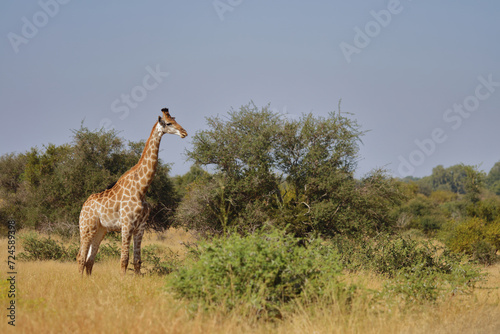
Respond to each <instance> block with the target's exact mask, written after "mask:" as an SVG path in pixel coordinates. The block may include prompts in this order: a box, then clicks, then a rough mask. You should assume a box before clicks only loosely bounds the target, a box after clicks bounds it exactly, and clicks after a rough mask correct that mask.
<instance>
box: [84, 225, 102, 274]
mask: <svg viewBox="0 0 500 334" xmlns="http://www.w3.org/2000/svg"><path fill="white" fill-rule="evenodd" d="M106 233H107V231H106V229H105V228H103V227H100V228H99V229H98V230H97V232H96V233H95V234H94V237H93V239H92V241H91V242H90V247H89V251H88V253H87V254H88V255H87V258H86V259H85V270H86V272H87V275H90V274H92V267H93V266H94V262H95V257H96V255H97V251H98V250H99V245H100V244H101V241H102V239H104V237H105V236H106Z"/></svg>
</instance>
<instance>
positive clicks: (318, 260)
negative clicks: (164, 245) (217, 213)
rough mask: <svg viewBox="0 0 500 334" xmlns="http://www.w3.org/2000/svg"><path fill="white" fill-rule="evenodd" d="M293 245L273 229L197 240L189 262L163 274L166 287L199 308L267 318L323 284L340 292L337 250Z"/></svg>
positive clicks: (292, 240) (316, 243) (319, 242)
mask: <svg viewBox="0 0 500 334" xmlns="http://www.w3.org/2000/svg"><path fill="white" fill-rule="evenodd" d="M299 243H300V240H299V239H297V238H294V237H292V236H290V235H287V234H285V233H284V232H283V231H278V230H276V229H273V230H272V231H271V232H268V233H265V232H263V231H259V232H256V233H254V234H252V235H248V236H246V237H241V236H240V235H238V234H232V235H231V236H229V237H227V238H225V239H218V238H216V239H214V240H212V242H202V243H200V244H199V246H198V248H197V249H196V252H195V255H194V256H193V257H192V259H191V260H190V262H189V263H188V264H186V265H185V266H184V267H181V268H180V269H179V270H178V271H176V272H174V273H173V274H172V275H170V276H169V279H168V285H169V286H170V287H171V288H172V289H173V290H174V291H175V292H176V293H177V294H178V296H180V297H185V298H188V299H191V300H193V301H194V302H195V303H196V304H197V305H199V306H202V307H204V308H217V309H224V310H226V311H230V310H232V309H234V308H239V309H242V308H243V309H247V310H248V311H249V312H255V313H258V314H261V313H265V314H267V315H270V316H275V315H279V313H280V309H281V308H282V307H284V306H285V305H286V304H287V303H289V302H291V301H293V300H294V299H297V298H301V297H305V296H306V295H308V296H312V295H316V296H319V295H321V294H322V293H324V292H325V291H326V287H327V286H328V287H332V286H336V287H337V290H336V291H338V292H339V293H341V291H343V287H342V284H341V283H340V281H339V276H340V274H341V267H340V264H339V256H338V255H337V252H336V251H335V250H334V249H333V248H332V247H330V246H329V245H328V244H326V243H324V242H323V241H322V240H320V239H315V240H310V241H309V242H307V244H306V246H300V245H299Z"/></svg>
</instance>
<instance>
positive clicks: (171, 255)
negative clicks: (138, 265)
mask: <svg viewBox="0 0 500 334" xmlns="http://www.w3.org/2000/svg"><path fill="white" fill-rule="evenodd" d="M159 253H161V250H160V247H159V246H158V245H155V244H153V245H148V246H146V247H143V248H142V255H141V258H142V262H143V263H144V266H143V267H144V268H145V269H146V272H147V273H148V274H153V275H160V276H163V275H168V274H170V273H172V272H173V271H175V270H177V269H178V268H179V267H180V265H181V260H180V259H179V254H177V253H175V252H173V251H172V250H171V249H168V251H167V254H165V255H164V256H160V255H158V254H159Z"/></svg>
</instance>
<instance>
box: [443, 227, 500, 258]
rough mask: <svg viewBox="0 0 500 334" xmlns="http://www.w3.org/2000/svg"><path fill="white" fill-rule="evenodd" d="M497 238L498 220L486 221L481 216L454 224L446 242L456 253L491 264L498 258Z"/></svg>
mask: <svg viewBox="0 0 500 334" xmlns="http://www.w3.org/2000/svg"><path fill="white" fill-rule="evenodd" d="M499 240H500V220H497V221H495V222H491V223H488V222H486V221H485V220H483V219H481V218H469V219H467V220H465V221H463V222H460V223H456V224H455V226H454V227H453V228H452V231H451V233H450V235H449V237H448V239H447V240H446V243H447V245H448V247H450V249H451V250H453V251H455V252H457V253H464V254H467V255H469V256H471V257H472V259H474V260H476V261H478V262H480V263H483V264H491V263H493V262H495V261H496V260H497V259H498V257H497V255H496V251H497V250H498V249H499V247H500V243H499Z"/></svg>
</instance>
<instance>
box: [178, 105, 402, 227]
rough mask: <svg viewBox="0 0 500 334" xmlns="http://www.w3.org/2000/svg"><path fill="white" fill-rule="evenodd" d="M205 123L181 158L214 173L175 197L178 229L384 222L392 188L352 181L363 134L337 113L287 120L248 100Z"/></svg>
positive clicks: (381, 181)
mask: <svg viewBox="0 0 500 334" xmlns="http://www.w3.org/2000/svg"><path fill="white" fill-rule="evenodd" d="M207 123H208V126H209V128H208V129H207V130H203V131H199V132H198V133H196V134H195V136H194V139H193V149H192V150H191V151H189V152H188V156H189V158H190V159H191V160H193V161H194V162H195V163H196V164H198V165H201V166H210V168H213V169H214V170H215V173H214V174H213V175H211V176H210V177H206V178H205V179H204V180H202V181H201V180H200V181H199V182H195V183H194V184H193V185H192V186H191V189H190V190H189V191H188V192H187V194H186V196H185V198H184V200H183V201H182V203H181V205H180V207H179V209H178V212H177V221H178V222H179V223H181V224H184V225H185V226H186V227H188V228H196V229H199V228H200V227H202V226H204V228H202V229H203V230H205V231H210V232H212V233H213V232H216V233H217V232H218V233H225V232H226V231H227V229H228V228H231V227H234V228H237V229H238V230H239V231H242V232H244V231H251V230H254V229H255V228H256V227H258V226H259V225H261V224H263V223H264V222H266V221H268V222H272V223H273V224H276V225H283V227H285V226H288V228H289V229H290V230H291V231H292V232H294V233H296V234H298V235H305V234H307V233H309V232H313V231H318V232H321V233H323V234H326V235H328V234H334V233H338V232H346V231H347V232H357V231H361V230H366V229H370V230H373V229H377V228H382V227H384V226H386V225H388V224H390V218H389V216H388V214H387V213H385V211H387V212H388V211H389V210H388V207H389V206H390V205H393V204H394V203H396V202H397V201H398V198H399V193H398V189H397V187H396V186H395V183H394V182H393V181H392V180H391V179H389V178H386V177H385V176H384V175H383V173H380V172H376V173H373V175H369V176H367V177H366V178H365V179H363V180H362V181H360V182H358V181H357V180H355V179H354V176H353V173H354V170H355V167H356V161H357V159H358V156H357V154H358V150H359V146H358V145H359V142H360V136H361V135H362V134H363V133H362V131H361V130H360V129H359V126H358V124H357V123H356V122H355V121H354V120H352V119H350V118H348V117H346V116H344V115H343V114H341V113H340V112H339V113H333V112H332V113H330V114H329V115H328V116H327V117H315V116H314V115H312V114H304V115H302V116H301V117H300V118H299V119H297V120H290V119H287V118H286V117H284V116H283V115H280V114H278V113H276V112H273V111H272V110H271V109H270V107H269V106H265V107H263V108H260V109H259V108H257V106H255V104H253V103H250V104H248V105H246V106H242V107H241V108H240V109H239V110H237V111H236V110H231V111H230V112H229V114H228V118H227V119H222V118H221V117H211V118H207ZM364 206H367V207H366V208H365V207H364Z"/></svg>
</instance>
